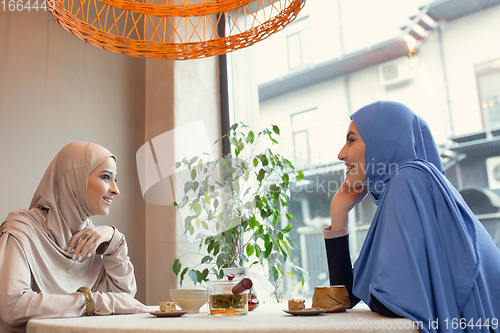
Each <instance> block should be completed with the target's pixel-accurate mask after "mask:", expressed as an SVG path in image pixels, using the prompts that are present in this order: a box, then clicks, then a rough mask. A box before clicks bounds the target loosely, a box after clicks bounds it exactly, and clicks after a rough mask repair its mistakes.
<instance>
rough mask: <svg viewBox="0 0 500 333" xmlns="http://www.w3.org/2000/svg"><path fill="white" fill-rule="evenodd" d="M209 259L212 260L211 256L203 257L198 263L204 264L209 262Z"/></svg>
mask: <svg viewBox="0 0 500 333" xmlns="http://www.w3.org/2000/svg"><path fill="white" fill-rule="evenodd" d="M211 259H212V257H211V256H204V257H203V258H202V259H201V261H200V262H201V263H202V264H205V263H207V262H209V261H210V260H211Z"/></svg>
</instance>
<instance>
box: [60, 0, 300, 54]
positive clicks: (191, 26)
mask: <svg viewBox="0 0 500 333" xmlns="http://www.w3.org/2000/svg"><path fill="white" fill-rule="evenodd" d="M304 4H305V0H142V1H136V0H55V8H54V10H53V11H52V15H53V17H54V20H55V21H56V22H58V23H59V24H60V25H61V26H62V27H63V28H64V29H65V30H67V31H68V32H70V33H72V34H74V35H75V36H77V37H78V38H80V39H82V40H84V41H86V42H88V43H90V44H93V45H95V46H97V47H100V48H103V49H106V50H110V51H113V52H117V53H123V54H126V55H130V56H133V57H147V58H153V59H180V60H182V59H197V58H204V57H209V56H212V55H218V54H223V53H227V52H232V51H235V50H238V49H241V48H244V47H247V46H250V45H252V44H254V43H256V42H258V41H260V40H263V39H265V38H267V37H269V36H270V35H272V34H274V33H275V32H277V31H280V30H282V29H283V28H284V27H285V26H286V25H287V24H288V23H290V22H291V21H293V20H294V19H295V18H296V17H297V15H298V13H299V12H300V10H301V9H302V8H303V6H304ZM220 27H225V29H224V30H222V31H224V32H223V33H220V31H221V29H220Z"/></svg>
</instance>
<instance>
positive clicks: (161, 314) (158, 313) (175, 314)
mask: <svg viewBox="0 0 500 333" xmlns="http://www.w3.org/2000/svg"><path fill="white" fill-rule="evenodd" d="M188 312H189V311H175V312H162V311H154V312H150V314H152V315H155V316H157V317H180V316H182V315H185V314H186V313H188Z"/></svg>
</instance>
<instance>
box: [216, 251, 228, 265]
mask: <svg viewBox="0 0 500 333" xmlns="http://www.w3.org/2000/svg"><path fill="white" fill-rule="evenodd" d="M226 257H227V254H226V253H224V252H223V253H221V254H219V256H218V257H217V266H218V267H222V265H224V264H225V263H226Z"/></svg>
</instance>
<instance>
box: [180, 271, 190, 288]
mask: <svg viewBox="0 0 500 333" xmlns="http://www.w3.org/2000/svg"><path fill="white" fill-rule="evenodd" d="M188 269H189V268H188V267H186V268H184V269H183V270H182V273H181V286H182V281H183V280H184V275H186V273H187V271H188Z"/></svg>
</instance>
